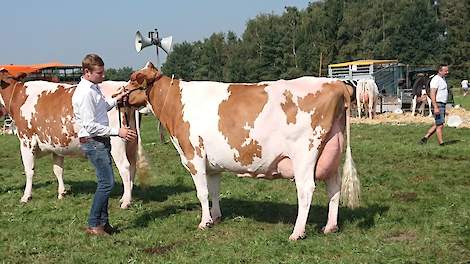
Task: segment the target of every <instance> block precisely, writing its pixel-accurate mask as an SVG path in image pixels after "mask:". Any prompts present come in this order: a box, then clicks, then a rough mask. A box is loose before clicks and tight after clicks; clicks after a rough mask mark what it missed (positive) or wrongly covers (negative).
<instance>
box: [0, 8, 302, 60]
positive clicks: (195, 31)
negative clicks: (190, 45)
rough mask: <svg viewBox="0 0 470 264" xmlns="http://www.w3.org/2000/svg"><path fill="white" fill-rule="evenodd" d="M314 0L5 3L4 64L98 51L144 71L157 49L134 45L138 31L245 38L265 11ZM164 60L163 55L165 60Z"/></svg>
mask: <svg viewBox="0 0 470 264" xmlns="http://www.w3.org/2000/svg"><path fill="white" fill-rule="evenodd" d="M308 2H309V1H308V0H304V1H300V0H282V1H275V0H231V1H222V0H221V1H216V0H198V1H196V0H186V1H184V0H168V1H156V0H154V1H151V0H134V1H131V0H127V1H126V0H113V1H99V0H78V1H67V0H42V1H37V0H24V1H4V2H3V1H2V5H1V9H2V12H1V14H0V23H1V25H2V30H1V44H0V64H36V63H46V62H50V61H60V62H63V63H67V64H80V63H81V60H82V58H83V56H84V55H85V54H87V53H91V52H93V53H97V54H99V55H101V57H102V58H103V59H104V61H105V64H106V67H107V68H120V67H123V66H130V67H132V68H134V69H139V68H141V67H142V66H144V64H145V63H146V62H147V61H148V60H151V61H154V62H155V61H156V54H155V48H153V47H148V48H146V49H144V50H142V51H141V52H140V53H139V54H138V53H136V51H135V49H134V36H135V32H136V31H137V30H140V31H141V32H142V33H143V34H145V35H147V32H149V31H153V30H154V29H155V28H158V30H159V33H160V36H163V37H164V36H168V35H172V36H173V41H174V43H181V42H183V41H189V42H193V41H197V40H203V39H204V38H208V37H209V36H210V35H211V34H212V33H214V32H225V33H226V32H228V31H229V30H230V31H233V32H235V33H236V34H237V36H241V34H242V33H243V31H244V29H245V25H246V22H247V21H248V20H249V19H251V18H255V17H256V15H257V14H260V13H274V14H282V13H283V11H284V7H285V6H296V7H297V8H299V9H304V8H306V7H307V6H308ZM163 59H164V58H162V60H163Z"/></svg>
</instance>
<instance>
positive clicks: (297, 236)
mask: <svg viewBox="0 0 470 264" xmlns="http://www.w3.org/2000/svg"><path fill="white" fill-rule="evenodd" d="M304 238H305V232H302V233H300V234H296V233H292V235H290V236H289V240H291V241H297V240H299V239H304Z"/></svg>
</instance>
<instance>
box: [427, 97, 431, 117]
mask: <svg viewBox="0 0 470 264" xmlns="http://www.w3.org/2000/svg"><path fill="white" fill-rule="evenodd" d="M426 101H427V102H428V107H429V116H430V117H431V116H432V103H431V98H429V96H426Z"/></svg>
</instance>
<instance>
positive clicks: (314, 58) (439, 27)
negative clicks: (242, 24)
mask: <svg viewBox="0 0 470 264" xmlns="http://www.w3.org/2000/svg"><path fill="white" fill-rule="evenodd" d="M469 10H470V1H468V0H445V1H443V0H380V1H374V0H324V1H315V2H311V3H309V5H308V7H307V8H305V9H302V10H299V9H297V8H296V7H286V8H285V11H284V12H283V14H282V15H276V14H273V13H271V14H259V15H257V16H256V17H255V18H253V19H251V20H249V21H248V22H247V24H246V28H245V31H244V32H243V34H242V35H241V36H240V37H239V36H237V35H236V34H235V33H234V32H231V31H229V32H227V33H223V32H219V33H213V34H212V35H211V36H210V37H209V38H206V39H204V40H200V41H195V42H191V43H190V42H183V43H178V44H176V45H175V46H174V47H173V52H172V53H171V54H170V55H169V56H168V57H167V60H166V62H165V63H164V64H163V66H162V71H163V72H164V73H165V74H167V75H170V74H174V75H175V77H176V78H181V79H184V80H213V81H223V82H257V81H262V80H276V79H282V78H284V79H289V78H295V77H299V76H302V75H314V76H318V75H320V74H321V75H322V76H326V74H327V66H328V64H331V63H339V62H344V61H352V60H358V59H398V60H399V62H401V63H405V64H411V65H437V64H439V63H447V64H449V65H451V74H452V76H453V77H454V78H457V79H461V78H464V77H465V78H469V76H468V74H469V69H470V58H469V56H470V19H469V12H468V11H469Z"/></svg>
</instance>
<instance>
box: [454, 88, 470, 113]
mask: <svg viewBox="0 0 470 264" xmlns="http://www.w3.org/2000/svg"><path fill="white" fill-rule="evenodd" d="M454 101H455V105H460V106H462V107H463V108H465V110H470V93H469V94H467V96H463V95H462V93H461V92H460V90H459V91H458V92H456V91H454Z"/></svg>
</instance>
